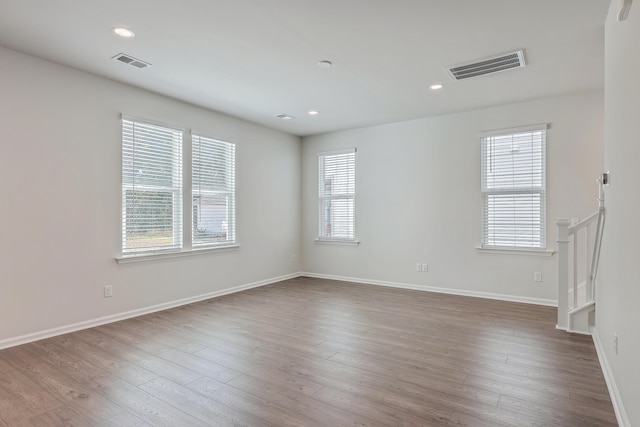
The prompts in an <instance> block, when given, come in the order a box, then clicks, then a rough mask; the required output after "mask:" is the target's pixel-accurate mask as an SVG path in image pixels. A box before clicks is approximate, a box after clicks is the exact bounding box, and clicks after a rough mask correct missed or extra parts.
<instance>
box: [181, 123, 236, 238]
mask: <svg viewBox="0 0 640 427" xmlns="http://www.w3.org/2000/svg"><path fill="white" fill-rule="evenodd" d="M196 138H199V139H200V143H202V141H203V140H204V141H205V142H208V143H211V144H213V145H215V146H217V147H216V148H218V149H222V150H224V151H225V161H224V168H225V171H224V174H225V177H226V181H227V182H226V185H225V186H224V187H225V188H224V189H215V190H214V189H208V190H200V191H204V192H205V193H207V194H208V195H212V196H226V198H227V204H226V218H227V224H226V225H227V236H226V239H225V240H224V241H217V242H215V241H209V242H203V243H200V242H198V240H197V238H196V230H195V228H196V227H195V224H194V223H193V217H194V215H195V213H194V212H195V206H196V205H195V204H194V199H195V197H196V189H195V185H196V178H195V176H194V175H195V174H194V167H195V159H196V156H195V153H194V146H195V142H194V141H195V139H196ZM235 153H236V144H235V143H233V142H230V141H225V140H222V139H220V138H212V137H210V136H207V135H206V134H203V133H201V132H194V131H192V132H191V162H190V163H191V199H190V201H191V210H190V212H191V220H192V222H191V226H190V233H191V246H192V248H193V249H194V250H200V249H205V248H212V247H222V246H229V245H234V244H235V243H236V215H235V213H236V192H235V191H236V186H235V182H236V173H235V172H236V171H235V169H236V156H235ZM227 156H228V157H227ZM199 195H200V196H202V194H199Z"/></svg>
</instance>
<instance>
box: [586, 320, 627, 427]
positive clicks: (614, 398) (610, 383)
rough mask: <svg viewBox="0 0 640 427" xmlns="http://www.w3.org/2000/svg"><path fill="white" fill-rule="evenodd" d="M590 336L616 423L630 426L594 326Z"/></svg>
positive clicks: (623, 426)
mask: <svg viewBox="0 0 640 427" xmlns="http://www.w3.org/2000/svg"><path fill="white" fill-rule="evenodd" d="M591 336H592V337H593V344H594V346H595V347H596V353H597V354H598V360H599V361H600V366H601V367H602V373H603V375H604V380H605V381H606V383H607V388H608V389H609V396H611V403H613V410H614V411H615V413H616V419H617V420H618V424H619V425H620V427H631V423H630V422H629V417H628V416H627V412H626V411H625V410H624V406H623V405H622V397H621V396H620V392H619V391H618V386H617V385H616V380H615V378H614V377H613V371H612V370H611V365H609V360H608V359H607V354H606V353H605V351H604V347H603V345H602V341H600V336H599V335H598V331H597V329H596V328H595V327H594V328H592V333H591Z"/></svg>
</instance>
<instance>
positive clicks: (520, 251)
mask: <svg viewBox="0 0 640 427" xmlns="http://www.w3.org/2000/svg"><path fill="white" fill-rule="evenodd" d="M549 128H550V125H549V123H539V124H534V125H528V126H518V127H512V128H504V129H495V130H490V131H483V132H480V133H479V134H478V136H479V138H480V139H481V140H482V138H488V137H492V136H501V135H509V134H515V133H523V132H535V131H545V148H544V149H545V159H544V169H545V175H546V169H547V165H546V163H547V159H546V151H547V149H546V144H547V136H546V132H547V131H548V129H549ZM481 155H483V153H482V154H481ZM481 161H484V160H483V159H481ZM481 173H483V174H484V170H482V171H481ZM544 179H545V186H544V190H543V191H541V193H542V194H543V195H544V197H545V203H544V210H545V212H544V215H543V218H544V219H543V221H544V233H546V232H547V227H546V222H547V219H548V218H547V212H546V210H547V203H546V197H547V189H546V176H545V177H544ZM498 192H499V191H495V192H494V194H495V193H498ZM505 193H517V191H505ZM526 193H527V194H529V193H530V192H526ZM481 194H482V197H483V199H484V197H485V194H486V193H485V192H481ZM484 210H485V209H484V202H483V203H482V215H481V219H482V223H481V230H480V233H481V234H480V242H481V243H480V245H479V246H476V250H478V252H481V253H487V254H501V255H534V256H552V255H554V254H555V253H556V251H554V250H549V249H547V246H546V245H547V243H548V242H547V239H546V236H543V238H544V242H545V247H540V248H531V247H520V246H493V245H484V243H483V242H484V237H485V236H484V221H485V217H484V215H485V213H484Z"/></svg>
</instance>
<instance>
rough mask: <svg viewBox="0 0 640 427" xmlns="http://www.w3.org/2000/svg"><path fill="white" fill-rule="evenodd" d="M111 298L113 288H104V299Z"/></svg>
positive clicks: (109, 286) (108, 286)
mask: <svg viewBox="0 0 640 427" xmlns="http://www.w3.org/2000/svg"><path fill="white" fill-rule="evenodd" d="M111 296H113V286H111V285H107V286H105V287H104V297H105V298H109V297H111Z"/></svg>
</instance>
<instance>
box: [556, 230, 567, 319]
mask: <svg viewBox="0 0 640 427" xmlns="http://www.w3.org/2000/svg"><path fill="white" fill-rule="evenodd" d="M556 225H557V226H558V240H556V242H557V243H558V324H557V325H556V328H558V329H563V330H565V331H566V330H567V328H568V327H569V226H570V225H571V221H570V220H568V219H564V218H562V219H559V220H558V221H556Z"/></svg>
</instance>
